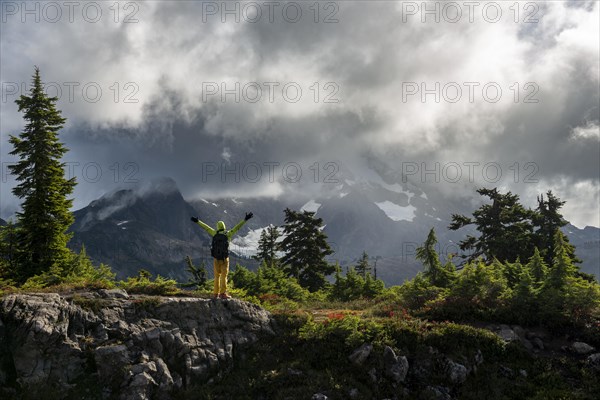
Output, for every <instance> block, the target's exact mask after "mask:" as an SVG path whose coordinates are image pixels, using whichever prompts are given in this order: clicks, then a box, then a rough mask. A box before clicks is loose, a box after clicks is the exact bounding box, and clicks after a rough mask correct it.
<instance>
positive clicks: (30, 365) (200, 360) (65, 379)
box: [0, 290, 273, 399]
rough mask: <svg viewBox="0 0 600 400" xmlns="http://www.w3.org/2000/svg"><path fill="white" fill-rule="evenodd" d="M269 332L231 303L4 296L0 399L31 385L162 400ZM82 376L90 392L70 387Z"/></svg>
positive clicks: (216, 371)
mask: <svg viewBox="0 0 600 400" xmlns="http://www.w3.org/2000/svg"><path fill="white" fill-rule="evenodd" d="M272 334H273V326H272V319H271V316H270V314H269V313H268V312H267V311H265V310H263V309H262V308H260V307H258V306H256V305H253V304H250V303H247V302H244V301H240V300H236V299H230V300H209V299H198V298H165V297H148V296H131V297H130V296H129V295H128V294H127V293H126V292H124V291H122V290H120V291H102V292H99V293H95V292H94V293H83V294H79V295H75V296H67V297H63V296H60V295H58V294H55V293H40V294H13V295H8V296H5V297H4V298H2V301H1V302H0V350H1V351H0V387H2V388H4V389H2V390H4V393H0V397H2V398H6V397H4V396H9V397H8V398H12V397H18V396H19V391H20V389H21V388H28V390H29V391H30V390H31V388H37V389H38V390H40V391H42V390H52V391H54V392H57V393H62V394H63V395H65V396H67V395H69V394H71V395H72V393H74V391H80V390H82V389H84V392H85V391H88V392H89V391H90V390H91V391H93V390H97V391H100V392H101V395H102V397H103V398H122V399H154V398H156V399H162V398H169V397H170V395H171V394H172V393H173V392H176V391H178V390H180V389H185V388H187V387H190V386H191V385H192V384H194V385H196V384H202V383H203V382H212V381H215V380H217V379H219V378H220V377H221V376H223V374H226V373H227V372H228V371H229V370H230V369H231V368H232V366H233V363H234V359H235V358H236V357H238V356H239V355H240V353H242V352H243V349H244V348H245V347H246V346H249V345H251V344H252V343H254V342H256V341H257V340H258V339H259V337H260V336H261V335H272ZM90 377H92V378H93V379H92V381H94V382H97V383H98V384H97V388H93V387H85V388H82V387H80V386H81V385H85V382H87V381H86V379H87V380H89V379H90ZM46 388H47V389H46Z"/></svg>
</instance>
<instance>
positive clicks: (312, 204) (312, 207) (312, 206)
mask: <svg viewBox="0 0 600 400" xmlns="http://www.w3.org/2000/svg"><path fill="white" fill-rule="evenodd" d="M320 207H321V203H317V202H316V201H314V200H310V201H308V202H307V203H306V204H304V205H303V206H302V207H300V211H308V212H315V213H316V212H317V210H318V209H319V208H320Z"/></svg>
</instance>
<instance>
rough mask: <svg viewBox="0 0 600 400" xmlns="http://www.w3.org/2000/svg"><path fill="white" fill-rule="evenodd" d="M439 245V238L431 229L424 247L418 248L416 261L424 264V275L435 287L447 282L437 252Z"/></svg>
mask: <svg viewBox="0 0 600 400" xmlns="http://www.w3.org/2000/svg"><path fill="white" fill-rule="evenodd" d="M436 244H437V238H436V236H435V230H434V229H433V228H431V230H430V231H429V234H428V235H427V240H425V243H423V245H422V246H420V247H417V253H416V257H415V258H416V259H417V260H419V261H421V262H422V263H423V266H424V267H425V271H424V273H423V275H424V276H425V277H426V278H427V279H429V281H430V282H431V283H432V284H433V285H435V286H440V285H443V284H444V282H445V279H444V271H443V268H442V263H441V262H440V257H439V256H438V253H437V252H436V251H435V245H436Z"/></svg>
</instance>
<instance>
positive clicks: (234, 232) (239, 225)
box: [196, 219, 246, 240]
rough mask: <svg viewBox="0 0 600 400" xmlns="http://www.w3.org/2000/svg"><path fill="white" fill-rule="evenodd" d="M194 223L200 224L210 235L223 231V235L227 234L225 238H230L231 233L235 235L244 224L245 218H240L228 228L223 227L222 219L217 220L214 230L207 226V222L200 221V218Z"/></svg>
mask: <svg viewBox="0 0 600 400" xmlns="http://www.w3.org/2000/svg"><path fill="white" fill-rule="evenodd" d="M196 223H197V224H198V225H200V226H201V227H202V229H204V230H205V231H206V232H207V233H208V234H209V235H210V236H211V237H212V236H215V235H216V234H217V232H221V231H223V233H225V235H227V239H229V240H231V238H232V237H233V235H235V234H236V232H237V231H239V230H240V228H241V227H242V226H244V224H245V223H246V220H245V219H243V220H241V221H240V222H238V224H237V225H236V226H234V227H233V228H231V229H230V230H226V229H225V222H223V221H219V222H217V229H216V230H215V229H213V228H211V227H210V226H208V225H207V224H205V223H204V222H202V221H200V220H198V222H196Z"/></svg>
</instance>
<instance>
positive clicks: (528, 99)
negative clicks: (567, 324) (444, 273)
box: [0, 0, 600, 227]
mask: <svg viewBox="0 0 600 400" xmlns="http://www.w3.org/2000/svg"><path fill="white" fill-rule="evenodd" d="M24 4H25V3H23V2H20V1H19V2H9V1H2V2H0V5H1V6H2V9H1V13H2V14H1V18H2V19H1V22H0V28H1V32H0V40H1V55H0V63H1V77H0V78H1V81H2V99H1V101H2V102H1V112H0V117H1V126H0V132H1V134H2V136H1V142H0V143H1V146H2V147H1V150H0V155H1V157H2V193H1V201H2V206H1V208H0V216H2V217H3V218H6V217H8V216H10V215H11V214H12V213H14V211H15V209H16V207H17V205H18V202H17V200H16V199H15V198H14V197H13V196H12V194H11V193H10V188H11V187H12V186H13V185H14V180H13V179H12V177H11V176H10V175H8V172H7V170H6V165H7V163H10V162H12V161H14V159H13V158H11V156H9V155H8V152H9V151H10V150H11V148H10V145H9V144H8V136H9V134H18V132H20V130H21V129H22V127H23V120H22V117H21V115H20V114H19V113H18V112H17V107H16V105H15V104H14V100H15V99H16V98H18V95H20V94H22V93H23V94H25V93H26V92H27V90H28V87H29V82H30V77H31V75H32V73H33V68H34V65H37V66H39V67H40V70H41V73H42V79H43V81H44V82H46V83H47V92H48V93H49V94H50V95H57V94H58V95H59V97H60V99H59V101H58V107H59V108H60V109H61V110H62V112H63V116H64V117H66V118H67V119H68V122H67V125H66V126H65V129H63V131H62V132H61V139H62V141H63V142H65V143H66V145H67V147H69V148H70V149H71V151H70V152H69V153H68V155H67V157H66V159H65V161H68V163H69V164H68V165H69V172H70V173H73V174H74V175H75V176H76V178H77V181H78V182H79V185H78V186H77V188H76V190H75V194H74V197H75V207H76V208H80V207H83V206H85V205H87V204H88V203H89V202H90V201H91V200H93V199H95V198H97V197H99V196H101V195H102V194H103V193H105V192H106V191H110V190H114V189H115V188H116V187H128V186H132V185H134V184H135V182H136V181H143V180H145V179H148V178H151V177H155V176H171V177H173V178H174V179H175V180H176V181H177V183H178V185H179V187H180V189H181V190H182V192H183V194H184V196H185V197H187V198H194V197H205V198H211V197H212V198H215V197H223V196H236V197H245V196H282V195H283V196H286V195H289V196H293V195H305V196H310V195H312V194H313V193H317V192H319V191H320V190H321V186H322V185H321V184H322V183H323V181H324V180H326V178H327V176H328V174H333V175H334V177H336V176H337V177H340V178H343V177H345V175H342V174H344V171H351V172H352V173H353V174H355V175H358V176H361V175H362V176H369V173H370V171H368V170H367V168H368V165H372V164H373V161H374V160H375V161H377V162H378V163H380V164H384V165H386V166H387V167H388V168H390V169H392V170H397V171H404V172H405V173H407V174H408V176H409V178H410V179H411V180H412V181H413V182H416V183H418V184H419V183H421V184H423V185H425V186H427V185H435V186H436V187H437V188H439V189H440V190H441V191H442V192H443V193H445V195H447V196H455V197H456V196H471V195H473V194H474V188H475V187H476V186H477V185H485V186H488V187H493V186H500V187H501V188H502V189H504V190H511V191H513V192H516V193H519V194H520V195H521V196H522V199H523V201H524V202H525V203H526V204H527V205H529V206H534V202H535V198H536V196H537V195H538V194H540V193H542V192H545V191H547V190H549V189H552V190H553V191H554V192H555V194H557V195H558V196H559V197H560V198H562V199H564V200H566V201H567V204H566V206H565V209H564V214H565V216H566V217H567V219H569V220H570V221H571V222H573V223H574V224H575V225H576V226H579V227H583V226H586V225H593V226H600V216H599V208H598V204H599V200H600V199H599V196H600V189H599V187H600V185H599V179H600V177H599V170H600V156H599V152H600V128H599V112H600V110H599V101H600V98H599V57H600V54H599V47H600V44H599V36H600V27H599V21H600V15H599V6H598V2H597V1H568V2H567V1H547V2H531V1H528V2H525V1H523V2H517V3H515V1H512V0H511V1H507V2H504V1H497V2H485V1H480V2H471V3H469V2H462V1H458V2H427V3H426V5H425V8H426V10H424V7H423V4H424V3H423V2H421V1H418V2H402V1H369V2H366V1H365V2H363V1H338V2H328V1H321V2H319V3H315V2H314V0H311V1H308V2H302V1H297V2H291V3H289V2H278V1H275V2H262V1H258V2H234V1H229V2H200V1H143V2H142V1H129V2H126V1H123V2H119V3H116V2H114V1H98V2H74V3H67V4H65V3H64V2H60V1H59V2H28V3H27V8H25V6H24ZM292 163H295V164H292ZM315 163H317V164H315ZM328 163H331V164H328ZM224 168H229V170H230V171H235V170H236V168H238V171H239V173H240V177H239V182H235V181H236V177H235V172H230V173H229V174H228V175H226V176H224V177H223V176H221V172H223V169H224ZM259 168H260V169H259ZM298 170H300V171H302V178H301V179H300V180H299V182H289V181H294V180H295V179H294V178H295V175H296V172H297V171H298ZM316 170H318V171H319V175H318V176H315V172H316ZM424 170H428V171H434V172H431V173H429V174H424V175H423V174H421V173H422V172H424ZM259 173H260V175H258V174H259ZM498 174H501V176H500V175H498ZM284 177H285V178H287V179H288V181H286V180H285V179H283V178H284ZM315 178H317V179H315ZM315 180H316V181H317V183H315Z"/></svg>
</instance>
